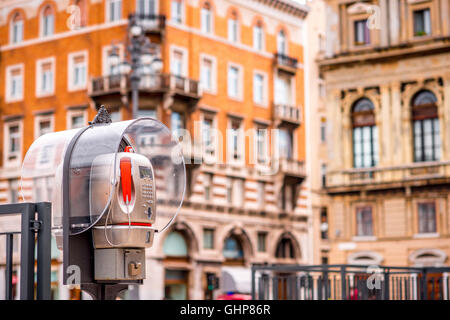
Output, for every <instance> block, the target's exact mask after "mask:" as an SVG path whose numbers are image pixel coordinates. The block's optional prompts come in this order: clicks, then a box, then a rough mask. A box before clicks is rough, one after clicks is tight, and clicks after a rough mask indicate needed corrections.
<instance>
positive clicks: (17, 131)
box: [4, 122, 22, 166]
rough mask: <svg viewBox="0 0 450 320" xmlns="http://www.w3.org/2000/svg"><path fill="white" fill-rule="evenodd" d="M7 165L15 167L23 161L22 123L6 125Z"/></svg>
mask: <svg viewBox="0 0 450 320" xmlns="http://www.w3.org/2000/svg"><path fill="white" fill-rule="evenodd" d="M4 128H5V129H4V133H5V143H4V146H5V151H6V152H5V164H7V165H11V166H14V165H16V164H19V163H20V161H21V154H22V132H21V131H22V125H21V123H20V122H12V123H5V127H4Z"/></svg>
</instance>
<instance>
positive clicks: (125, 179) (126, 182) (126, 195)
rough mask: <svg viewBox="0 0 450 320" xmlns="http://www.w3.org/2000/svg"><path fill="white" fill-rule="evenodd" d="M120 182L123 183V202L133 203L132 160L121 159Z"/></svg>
mask: <svg viewBox="0 0 450 320" xmlns="http://www.w3.org/2000/svg"><path fill="white" fill-rule="evenodd" d="M120 181H121V183H122V194H123V201H124V202H125V203H130V202H131V159H130V158H128V157H125V158H122V159H120Z"/></svg>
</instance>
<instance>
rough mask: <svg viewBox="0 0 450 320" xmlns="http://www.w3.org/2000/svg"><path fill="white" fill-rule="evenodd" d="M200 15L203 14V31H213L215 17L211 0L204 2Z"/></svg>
mask: <svg viewBox="0 0 450 320" xmlns="http://www.w3.org/2000/svg"><path fill="white" fill-rule="evenodd" d="M200 15H201V28H202V32H204V33H212V25H213V20H212V19H213V17H212V10H211V4H209V2H205V3H204V4H203V7H202V10H201V11H200Z"/></svg>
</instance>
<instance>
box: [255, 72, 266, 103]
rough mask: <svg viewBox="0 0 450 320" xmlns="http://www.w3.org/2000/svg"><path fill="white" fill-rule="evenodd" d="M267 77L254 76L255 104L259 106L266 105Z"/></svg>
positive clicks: (262, 75)
mask: <svg viewBox="0 0 450 320" xmlns="http://www.w3.org/2000/svg"><path fill="white" fill-rule="evenodd" d="M265 82H266V81H265V76H264V74H262V73H256V72H255V73H254V75H253V102H254V103H256V104H258V105H265V100H266V99H265V93H266V88H265Z"/></svg>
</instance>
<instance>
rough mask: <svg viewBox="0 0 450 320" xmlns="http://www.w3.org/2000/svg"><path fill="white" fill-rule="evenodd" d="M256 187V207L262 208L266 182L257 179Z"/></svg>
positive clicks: (264, 202)
mask: <svg viewBox="0 0 450 320" xmlns="http://www.w3.org/2000/svg"><path fill="white" fill-rule="evenodd" d="M256 188H257V189H256V193H257V197H258V198H257V201H258V208H259V209H260V210H262V209H264V206H265V204H266V201H265V199H266V184H265V183H264V182H263V181H259V182H258V184H257V187H256Z"/></svg>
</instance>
